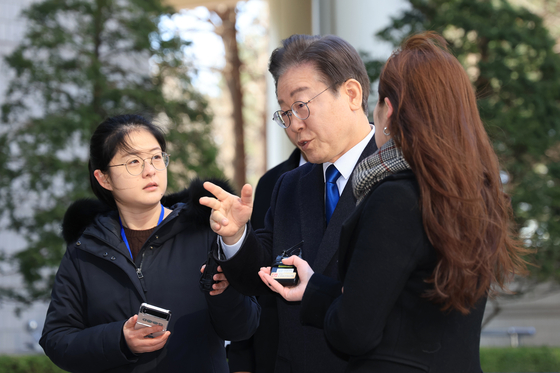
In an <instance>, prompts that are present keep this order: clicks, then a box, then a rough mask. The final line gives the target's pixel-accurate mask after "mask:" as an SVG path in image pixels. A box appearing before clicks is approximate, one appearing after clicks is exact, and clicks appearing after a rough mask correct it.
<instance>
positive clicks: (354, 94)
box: [340, 79, 362, 111]
mask: <svg viewBox="0 0 560 373" xmlns="http://www.w3.org/2000/svg"><path fill="white" fill-rule="evenodd" d="M340 90H341V92H343V93H345V94H346V96H347V97H348V104H349V105H350V109H351V110H352V111H356V110H361V109H362V85H361V84H360V82H358V81H357V80H356V79H348V80H347V81H345V82H344V83H342V86H341V87H340Z"/></svg>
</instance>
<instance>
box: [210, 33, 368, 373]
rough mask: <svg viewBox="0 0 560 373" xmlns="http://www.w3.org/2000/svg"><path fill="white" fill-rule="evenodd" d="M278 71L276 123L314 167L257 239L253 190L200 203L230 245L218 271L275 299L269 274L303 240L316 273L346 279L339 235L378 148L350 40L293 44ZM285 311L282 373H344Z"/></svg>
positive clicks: (284, 193) (288, 176)
mask: <svg viewBox="0 0 560 373" xmlns="http://www.w3.org/2000/svg"><path fill="white" fill-rule="evenodd" d="M269 71H270V72H271V74H272V75H273V77H274V80H275V82H276V94H277V98H278V103H279V105H280V109H281V110H279V111H277V112H276V113H275V114H274V120H275V121H276V122H277V123H278V124H279V125H281V126H282V127H283V128H287V131H292V132H293V133H294V134H295V135H297V136H296V139H297V145H298V147H299V148H300V149H301V150H302V151H303V152H304V153H305V155H306V157H307V160H308V161H309V163H307V164H305V165H303V166H301V167H298V168H296V169H294V170H292V171H290V172H287V173H285V174H283V175H282V176H281V177H280V178H279V180H278V182H277V183H276V186H275V188H274V191H273V194H272V198H271V205H270V209H269V211H268V213H267V214H266V218H265V227H264V229H262V230H259V231H258V232H255V231H254V229H252V227H251V225H250V224H247V223H248V221H249V217H250V215H251V210H252V188H251V186H250V185H245V186H244V187H243V189H242V191H241V198H239V197H237V196H234V195H232V194H229V193H227V192H225V191H224V190H222V189H221V188H219V187H217V186H215V185H213V184H210V183H205V188H206V189H207V190H209V191H210V192H211V193H212V194H213V195H214V196H215V197H216V198H215V199H212V198H202V199H201V201H200V202H201V203H202V204H204V205H206V206H208V207H210V208H212V209H213V212H212V216H211V218H210V226H211V227H212V229H213V230H214V231H215V232H217V233H218V234H219V235H220V240H222V242H221V243H220V244H221V245H222V249H223V250H224V253H225V256H226V258H227V260H219V262H220V265H221V266H222V269H223V271H224V273H225V275H226V277H227V278H228V280H229V282H230V284H231V285H232V286H233V287H235V288H236V289H237V290H239V291H241V292H242V293H246V294H256V295H258V294H267V293H268V294H269V293H270V290H269V289H268V287H267V286H265V285H264V284H263V283H262V281H261V280H260V277H259V275H258V271H259V269H260V267H264V266H270V264H271V263H272V261H273V259H274V258H276V256H277V255H279V254H280V253H282V251H284V250H286V249H288V248H290V247H292V246H294V245H296V244H298V243H300V242H301V241H304V243H303V249H302V257H303V259H305V260H306V261H307V262H308V263H309V264H310V265H311V267H312V268H313V270H314V271H315V272H318V273H322V274H324V275H326V276H329V277H332V278H337V277H338V265H337V256H338V242H339V237H340V227H341V225H342V223H343V222H344V220H345V219H346V218H347V217H348V216H349V215H350V214H351V212H352V211H353V210H354V208H355V204H356V199H355V197H354V195H353V193H352V185H350V183H348V181H349V180H351V175H352V172H353V170H354V167H355V165H356V164H357V163H358V162H359V161H360V160H361V159H363V158H364V157H366V156H368V155H370V154H372V153H373V152H375V150H376V149H377V148H376V146H375V141H374V139H373V132H374V131H373V127H372V126H371V125H370V123H369V122H368V119H367V99H368V95H369V80H368V76H367V73H366V70H365V67H364V64H363V62H362V61H361V59H360V56H359V54H358V53H357V52H356V50H355V49H354V48H353V47H352V46H351V45H350V44H348V43H347V42H346V41H344V40H342V39H341V38H339V37H336V36H324V37H321V36H308V35H293V36H291V37H290V38H288V39H286V40H284V41H283V46H282V47H281V48H278V49H276V50H275V51H274V52H273V53H272V56H271V58H270V65H269ZM333 175H334V177H333ZM325 181H327V182H325ZM333 211H334V212H333ZM222 259H223V258H222ZM277 306H278V317H279V332H280V338H279V344H278V354H277V356H276V363H275V371H276V372H278V373H284V372H286V373H287V372H291V373H300V372H301V373H310V372H321V373H329V372H333V373H334V372H341V371H344V368H345V366H346V357H345V356H343V355H341V354H340V353H338V352H337V351H335V350H333V349H332V348H331V347H330V346H329V345H328V344H327V342H326V340H325V337H324V335H323V331H322V330H320V329H317V328H313V327H307V326H302V325H301V323H300V321H299V312H300V305H299V303H290V302H286V301H284V300H283V299H281V298H280V297H277Z"/></svg>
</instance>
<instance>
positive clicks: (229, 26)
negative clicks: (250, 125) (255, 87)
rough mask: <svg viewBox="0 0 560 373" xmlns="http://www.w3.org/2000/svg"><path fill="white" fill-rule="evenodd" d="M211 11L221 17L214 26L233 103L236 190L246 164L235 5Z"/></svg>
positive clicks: (243, 174) (239, 184)
mask: <svg viewBox="0 0 560 373" xmlns="http://www.w3.org/2000/svg"><path fill="white" fill-rule="evenodd" d="M213 11H214V12H215V13H216V14H217V15H218V16H219V17H220V18H221V20H222V24H221V25H220V26H218V27H216V34H218V35H219V36H220V37H221V38H222V40H223V42H224V47H225V51H226V66H225V68H224V71H223V74H224V77H225V79H226V83H227V86H228V90H229V93H230V95H231V101H232V104H233V121H234V127H233V128H234V130H233V131H234V138H235V159H234V161H233V166H234V176H233V179H234V180H233V182H234V184H235V187H236V188H238V190H241V187H242V186H243V185H244V184H245V182H246V181H245V180H246V174H247V166H246V162H245V140H244V121H243V91H242V90H241V74H240V69H241V60H240V59H239V50H238V46H237V30H236V29H235V25H236V11H235V6H231V7H230V6H219V7H217V8H216V9H213Z"/></svg>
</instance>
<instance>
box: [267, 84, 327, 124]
mask: <svg viewBox="0 0 560 373" xmlns="http://www.w3.org/2000/svg"><path fill="white" fill-rule="evenodd" d="M333 85H334V84H331V85H330V86H328V87H327V88H325V89H324V90H322V91H321V92H319V93H318V94H316V95H315V96H313V97H312V98H311V99H309V100H308V101H306V102H303V101H296V102H294V103H293V104H292V106H291V107H290V110H286V111H283V110H278V111H275V112H274V115H272V120H273V121H275V122H276V123H277V124H278V125H279V126H280V127H282V128H288V127H290V124H292V119H291V117H292V114H293V115H295V116H296V117H297V118H299V119H301V120H306V119H307V118H309V115H311V112H310V111H309V107H308V106H307V104H308V103H310V102H311V100H314V99H315V98H317V97H318V96H319V95H320V94H321V93H323V92H326V91H327V90H328V89H329V88H331V87H332V86H333ZM286 123H287V124H286Z"/></svg>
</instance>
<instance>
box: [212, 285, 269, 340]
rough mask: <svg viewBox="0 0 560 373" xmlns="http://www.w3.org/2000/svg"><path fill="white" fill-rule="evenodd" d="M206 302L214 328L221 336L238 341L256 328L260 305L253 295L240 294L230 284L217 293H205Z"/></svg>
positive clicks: (249, 335)
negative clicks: (220, 292)
mask: <svg viewBox="0 0 560 373" xmlns="http://www.w3.org/2000/svg"><path fill="white" fill-rule="evenodd" d="M206 302H207V303H208V312H209V313H210V319H211V320H212V325H213V326H214V330H216V333H217V334H218V335H219V336H220V337H221V338H223V339H227V340H229V341H240V340H244V339H247V338H249V337H251V336H252V335H253V334H254V333H255V331H256V330H257V327H258V326H259V318H260V314H261V307H260V306H259V304H258V303H257V301H256V299H255V298H254V297H249V296H245V295H242V294H240V293H239V292H238V291H237V290H235V289H233V288H232V287H231V286H230V287H228V288H227V289H226V290H225V291H224V292H223V293H222V294H219V295H215V296H213V295H210V294H209V293H206Z"/></svg>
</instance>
